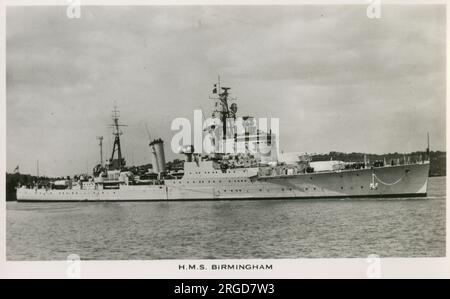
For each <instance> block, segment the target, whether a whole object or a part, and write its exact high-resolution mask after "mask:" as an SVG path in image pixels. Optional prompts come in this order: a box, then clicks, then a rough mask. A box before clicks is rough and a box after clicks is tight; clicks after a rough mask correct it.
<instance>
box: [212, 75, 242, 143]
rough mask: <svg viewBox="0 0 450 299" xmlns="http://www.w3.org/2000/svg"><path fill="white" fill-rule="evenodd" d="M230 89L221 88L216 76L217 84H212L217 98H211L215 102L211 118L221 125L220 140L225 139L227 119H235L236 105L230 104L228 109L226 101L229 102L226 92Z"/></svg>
mask: <svg viewBox="0 0 450 299" xmlns="http://www.w3.org/2000/svg"><path fill="white" fill-rule="evenodd" d="M230 89H231V88H230V87H222V86H221V85H220V76H218V80H217V84H214V89H213V92H212V93H213V94H214V95H217V96H213V97H211V99H214V100H216V105H215V110H214V112H213V117H217V118H218V119H219V120H220V122H221V123H222V134H223V136H222V139H223V140H226V139H227V119H228V118H234V119H235V118H236V109H235V108H234V107H237V106H236V104H232V106H231V107H230V106H229V105H228V101H229V100H230V97H229V95H230V93H229V92H228V91H229V90H230Z"/></svg>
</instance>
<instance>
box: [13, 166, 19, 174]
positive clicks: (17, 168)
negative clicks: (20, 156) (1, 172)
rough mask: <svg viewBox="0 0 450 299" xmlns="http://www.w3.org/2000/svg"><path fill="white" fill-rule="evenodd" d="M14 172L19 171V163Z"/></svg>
mask: <svg viewBox="0 0 450 299" xmlns="http://www.w3.org/2000/svg"><path fill="white" fill-rule="evenodd" d="M13 172H14V173H19V165H17V167H16V168H14V171H13Z"/></svg>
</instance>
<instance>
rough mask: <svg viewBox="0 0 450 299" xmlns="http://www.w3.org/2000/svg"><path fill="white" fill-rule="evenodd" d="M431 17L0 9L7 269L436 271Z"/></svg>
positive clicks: (405, 11)
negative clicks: (307, 265) (130, 264)
mask: <svg viewBox="0 0 450 299" xmlns="http://www.w3.org/2000/svg"><path fill="white" fill-rule="evenodd" d="M446 11H447V5H446V4H445V3H442V4H439V3H435V4H427V5H425V4H413V3H411V4H402V5H398V4H389V3H387V4H385V3H383V2H381V3H380V1H376V0H374V1H360V3H355V4H333V5H331V4H320V3H318V4H309V5H302V4H301V3H300V4H285V5H275V3H274V4H272V5H244V4H242V5H238V4H233V5H224V4H223V3H219V4H207V3H203V4H193V5H136V6H134V5H126V4H123V5H101V6H100V5H84V3H83V1H77V0H73V1H67V2H64V1H62V5H54V6H51V5H44V6H43V5H26V6H21V5H6V7H5V20H4V22H5V28H6V30H5V38H4V40H5V65H4V67H5V82H4V84H5V95H6V96H5V99H4V102H5V105H4V108H5V113H4V115H5V123H6V127H5V139H6V140H5V143H4V144H5V146H4V151H5V158H6V161H4V162H5V163H4V169H3V170H4V173H5V175H6V177H5V183H4V184H3V186H2V188H4V196H5V200H4V201H5V205H4V207H5V240H4V242H5V255H6V257H5V259H6V261H7V262H18V261H25V262H37V261H65V262H67V261H112V262H114V261H167V260H169V261H175V262H177V264H176V265H177V266H176V268H175V269H172V270H174V271H184V272H183V273H185V272H189V271H191V272H192V271H199V270H205V272H204V273H205V275H206V273H208V271H213V270H216V271H230V270H233V271H239V270H242V271H247V272H249V271H248V270H250V271H253V270H254V271H265V273H270V271H272V270H273V268H276V263H277V261H280V262H282V261H285V260H290V259H292V260H298V259H307V260H311V261H314V260H322V259H326V260H330V261H332V260H334V259H349V260H350V261H351V260H356V259H363V260H364V261H366V260H368V261H369V264H370V261H371V260H375V261H378V260H383V259H386V258H401V259H416V258H430V259H434V258H441V259H443V261H446V263H447V264H448V261H447V260H446V252H447V247H446V244H447V243H446V235H447V230H446V225H447V222H446V219H447V213H446V211H447V205H446V110H447V105H446V102H447V101H446V99H447V90H446V86H447V58H446V53H447V48H446V44H447V15H446ZM191 260H196V261H198V260H204V261H209V262H210V264H204V263H200V262H197V263H192V262H189V261H191ZM231 260H232V261H233V262H227V261H231ZM268 260H270V262H269V261H268ZM192 265H194V266H192ZM205 265H206V266H205ZM344 270H345V269H343V271H344ZM369 272H370V271H367V273H368V274H366V269H365V268H363V269H362V271H361V276H362V277H363V278H367V277H368V276H370V275H369V274H370V273H369ZM446 273H447V275H448V274H449V273H448V271H447V272H446ZM61 275H62V276H64V275H65V273H62V274H61ZM374 275H375V276H377V275H378V276H380V277H376V278H383V277H382V276H383V273H378V274H377V273H375V274H374ZM81 277H82V275H81ZM368 278H370V277H368Z"/></svg>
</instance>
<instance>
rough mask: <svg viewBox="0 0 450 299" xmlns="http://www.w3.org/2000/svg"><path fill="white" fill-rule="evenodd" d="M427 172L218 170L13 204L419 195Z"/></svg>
mask: <svg viewBox="0 0 450 299" xmlns="http://www.w3.org/2000/svg"><path fill="white" fill-rule="evenodd" d="M208 173H209V172H208ZM244 173H247V172H244ZM428 173H429V164H428V163H424V164H412V165H398V166H388V167H380V168H374V169H369V168H367V169H359V170H345V171H340V172H318V173H311V174H299V175H283V176H270V177H260V176H250V175H246V174H242V175H241V174H240V173H239V172H236V174H234V175H233V176H230V175H224V174H221V173H219V172H218V173H215V174H214V175H212V174H211V175H210V176H201V177H186V178H183V179H182V180H167V181H166V182H165V184H164V185H143V186H136V185H123V186H120V189H112V190H97V189H92V190H82V189H80V190H74V189H65V190H45V189H27V188H19V189H17V200H18V201H21V202H25V201H27V202H61V201H69V202H78V201H88V202H90V201H112V202H118V201H183V200H243V199H247V200H249V199H311V198H317V199H319V198H353V197H354V198H374V197H423V196H426V194H427V186H428Z"/></svg>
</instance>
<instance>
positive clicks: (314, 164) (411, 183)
mask: <svg viewBox="0 0 450 299" xmlns="http://www.w3.org/2000/svg"><path fill="white" fill-rule="evenodd" d="M209 100H210V101H211V102H213V103H214V110H213V113H212V117H211V118H209V119H208V120H209V121H205V123H204V126H203V128H202V135H203V137H204V140H205V142H204V144H205V145H206V146H205V148H204V149H202V150H201V151H198V150H196V149H195V148H194V145H189V144H188V145H182V146H180V149H179V151H178V154H181V155H183V156H184V159H183V160H184V162H183V167H182V169H179V170H173V169H168V168H167V163H166V160H165V152H164V141H163V140H162V139H155V140H153V141H151V142H150V144H149V147H150V152H151V157H152V158H151V160H152V161H151V164H152V168H151V169H149V170H148V172H147V173H145V174H140V175H138V174H136V173H133V172H132V171H130V169H129V168H128V167H126V162H125V159H124V157H123V155H122V151H121V144H120V136H121V134H122V132H121V129H120V127H121V126H122V125H121V124H120V123H119V114H118V111H117V109H116V108H115V109H114V111H113V117H112V118H113V125H112V128H113V135H114V144H113V149H112V154H111V158H110V159H108V160H107V161H106V163H103V154H102V137H99V141H100V157H101V158H100V163H99V164H98V165H96V166H95V167H94V169H93V172H92V175H85V176H78V177H73V178H70V177H68V179H66V180H55V181H52V182H51V183H50V184H47V185H45V186H42V185H40V184H34V185H32V186H18V187H17V191H16V192H17V200H18V201H19V202H25V201H31V202H53V201H113V202H114V201H174V200H178V201H183V200H240V199H316V198H317V199H318V198H352V197H360V198H371V197H423V196H426V194H427V185H428V175H429V166H430V162H429V145H428V148H427V154H426V156H425V157H421V159H420V160H416V161H413V162H411V161H410V160H409V159H406V158H405V159H403V161H400V160H396V161H394V160H392V161H391V162H390V163H387V162H386V161H372V163H371V162H370V161H368V160H367V159H366V158H365V157H364V161H363V162H362V161H359V162H343V161H332V160H331V161H313V159H312V155H310V154H307V153H297V152H295V153H280V152H279V141H278V136H279V133H278V132H274V131H273V130H262V129H260V128H259V127H258V126H257V121H256V119H255V118H254V117H251V116H238V114H237V103H236V98H232V97H231V96H230V88H229V87H222V86H221V85H220V80H219V82H218V83H217V84H215V85H214V89H213V91H212V95H210V97H209Z"/></svg>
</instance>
